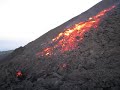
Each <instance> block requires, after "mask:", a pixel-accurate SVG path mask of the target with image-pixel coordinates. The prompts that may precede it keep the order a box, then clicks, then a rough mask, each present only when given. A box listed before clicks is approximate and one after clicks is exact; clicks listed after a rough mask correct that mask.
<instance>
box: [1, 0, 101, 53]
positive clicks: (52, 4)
mask: <svg viewBox="0 0 120 90" xmlns="http://www.w3.org/2000/svg"><path fill="white" fill-rule="evenodd" d="M100 1H101V0H0V51H1V50H10V49H15V48H17V47H19V46H24V45H26V44H27V43H28V42H30V41H33V40H35V39H36V38H38V37H40V36H41V35H43V34H44V33H46V32H47V31H49V30H50V29H53V28H55V27H57V26H59V25H60V24H62V23H64V22H66V21H68V20H69V19H71V18H73V17H75V16H77V15H79V14H80V13H82V12H84V11H86V10H87V9H89V8H90V7H92V6H94V5H95V4H96V3H98V2H100Z"/></svg>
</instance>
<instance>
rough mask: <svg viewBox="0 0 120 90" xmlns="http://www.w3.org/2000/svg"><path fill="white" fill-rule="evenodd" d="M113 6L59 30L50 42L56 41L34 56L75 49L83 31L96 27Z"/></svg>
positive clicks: (82, 36)
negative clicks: (62, 30) (61, 30)
mask: <svg viewBox="0 0 120 90" xmlns="http://www.w3.org/2000/svg"><path fill="white" fill-rule="evenodd" d="M114 7H115V6H112V7H110V8H108V9H105V10H103V11H101V12H99V13H98V14H97V15H96V16H93V17H90V18H89V19H88V20H87V21H84V22H80V23H78V24H75V25H73V26H71V27H69V28H67V29H65V31H64V32H61V33H60V34H59V35H58V36H57V37H55V38H54V39H52V41H51V43H56V44H55V45H53V46H49V47H47V48H45V49H43V51H42V52H38V53H37V54H36V56H37V57H40V56H51V55H55V54H56V53H63V52H65V51H70V50H73V49H75V48H76V47H77V45H78V42H80V41H81V40H82V39H83V38H84V35H85V33H86V32H88V31H90V30H91V28H97V27H98V25H99V23H100V20H101V19H102V18H103V16H104V15H105V14H106V13H107V12H108V11H110V10H111V9H113V8H114Z"/></svg>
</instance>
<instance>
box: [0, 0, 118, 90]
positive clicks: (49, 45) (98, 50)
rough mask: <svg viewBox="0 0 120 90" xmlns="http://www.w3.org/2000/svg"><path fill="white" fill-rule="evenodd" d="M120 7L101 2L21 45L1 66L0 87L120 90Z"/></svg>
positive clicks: (115, 1) (114, 2)
mask: <svg viewBox="0 0 120 90" xmlns="http://www.w3.org/2000/svg"><path fill="white" fill-rule="evenodd" d="M119 3H120V0H103V1H101V2H100V3H98V4H97V5H95V6H94V7H92V8H91V9H90V10H88V11H86V12H84V13H82V14H81V15H79V16H77V17H75V18H73V19H71V20H70V21H68V22H66V23H64V24H62V25H61V26H59V27H57V28H55V29H53V30H52V31H49V32H48V33H46V34H45V35H43V36H42V37H40V38H38V39H37V40H35V41H33V42H31V43H29V44H28V45H26V46H25V47H23V48H22V50H20V53H18V54H14V55H15V56H13V55H12V56H13V57H12V58H10V59H11V60H10V61H8V60H7V62H3V63H1V64H0V67H1V70H0V89H1V90H4V89H5V90H7V89H12V90H17V89H19V90H22V89H23V90H24V89H25V90H67V89H68V90H81V89H82V90H84V89H85V90H88V89H91V90H94V89H95V90H96V89H98V90H99V89H100V90H102V89H103V90H109V89H110V90H119V89H120V17H119V16H120V4H119ZM78 26H79V27H78ZM69 35H70V36H69ZM16 51H18V50H16ZM16 53H17V52H16ZM7 59H8V58H7ZM17 71H21V72H22V75H23V77H24V78H23V79H19V78H18V77H16V72H17Z"/></svg>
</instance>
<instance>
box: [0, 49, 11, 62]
mask: <svg viewBox="0 0 120 90" xmlns="http://www.w3.org/2000/svg"><path fill="white" fill-rule="evenodd" d="M12 52H13V50H8V51H0V61H1V60H3V59H4V58H5V57H6V56H8V55H9V54H10V53H12Z"/></svg>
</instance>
